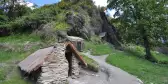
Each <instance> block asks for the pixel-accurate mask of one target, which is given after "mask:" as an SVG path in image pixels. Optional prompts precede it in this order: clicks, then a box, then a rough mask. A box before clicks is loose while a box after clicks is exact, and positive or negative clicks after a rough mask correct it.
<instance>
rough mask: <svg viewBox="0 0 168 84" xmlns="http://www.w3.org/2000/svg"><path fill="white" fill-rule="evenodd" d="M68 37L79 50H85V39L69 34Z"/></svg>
mask: <svg viewBox="0 0 168 84" xmlns="http://www.w3.org/2000/svg"><path fill="white" fill-rule="evenodd" d="M67 39H68V41H70V42H72V43H73V45H74V46H75V47H76V48H77V50H78V51H83V49H84V39H82V38H79V37H75V36H67Z"/></svg>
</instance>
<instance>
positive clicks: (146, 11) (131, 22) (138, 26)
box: [108, 0, 168, 61]
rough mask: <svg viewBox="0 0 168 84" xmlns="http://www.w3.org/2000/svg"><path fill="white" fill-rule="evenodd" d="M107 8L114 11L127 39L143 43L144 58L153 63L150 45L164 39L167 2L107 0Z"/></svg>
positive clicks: (167, 28)
mask: <svg viewBox="0 0 168 84" xmlns="http://www.w3.org/2000/svg"><path fill="white" fill-rule="evenodd" d="M108 2H109V4H108V7H109V8H113V9H115V10H116V11H117V12H116V14H115V15H118V20H119V21H120V23H121V24H122V28H120V29H122V30H124V31H125V33H124V34H127V36H128V38H129V39H133V41H134V42H135V41H136V40H137V39H139V42H141V41H143V44H144V47H145V51H146V55H145V58H146V59H147V60H150V61H155V60H154V58H153V56H152V55H151V52H150V50H151V47H152V46H153V44H152V43H156V42H158V41H159V39H160V38H162V37H165V36H166V34H167V31H168V26H167V21H168V20H167V19H168V17H167V15H168V7H167V6H168V0H108Z"/></svg>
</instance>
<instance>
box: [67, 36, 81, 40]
mask: <svg viewBox="0 0 168 84" xmlns="http://www.w3.org/2000/svg"><path fill="white" fill-rule="evenodd" d="M67 39H68V40H70V41H83V39H82V38H79V37H75V36H67Z"/></svg>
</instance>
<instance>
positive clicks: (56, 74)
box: [18, 42, 87, 84]
mask: <svg viewBox="0 0 168 84" xmlns="http://www.w3.org/2000/svg"><path fill="white" fill-rule="evenodd" d="M80 64H81V65H85V66H87V64H86V63H85V62H84V60H83V59H82V57H81V56H80V54H79V53H78V51H77V50H76V48H75V47H74V46H73V44H72V43H71V42H67V43H58V44H56V45H55V46H54V47H49V48H44V49H40V50H38V51H36V52H35V53H33V54H31V55H30V56H28V57H27V58H26V59H25V60H23V61H21V62H20V63H19V64H18V65H19V67H20V69H21V70H22V71H24V72H26V73H28V74H33V75H34V74H37V72H39V71H40V75H39V77H38V79H37V84H66V83H67V78H68V77H72V78H76V77H78V75H79V70H80V66H79V65H80Z"/></svg>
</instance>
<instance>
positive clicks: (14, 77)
mask: <svg viewBox="0 0 168 84" xmlns="http://www.w3.org/2000/svg"><path fill="white" fill-rule="evenodd" d="M41 42H42V41H41V39H40V37H38V36H34V35H26V34H24V35H11V36H7V37H1V38H0V84H31V83H30V82H27V81H25V80H24V79H23V78H22V77H21V75H20V73H19V70H18V68H17V64H18V63H19V62H20V61H21V60H23V59H24V58H26V57H27V56H28V55H30V54H31V53H32V52H34V51H35V50H37V49H39V48H40V47H41Z"/></svg>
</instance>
